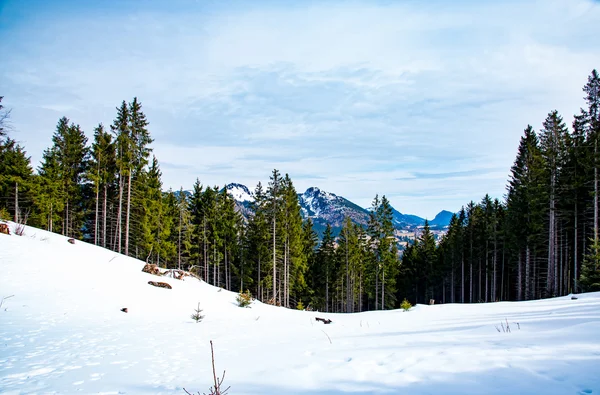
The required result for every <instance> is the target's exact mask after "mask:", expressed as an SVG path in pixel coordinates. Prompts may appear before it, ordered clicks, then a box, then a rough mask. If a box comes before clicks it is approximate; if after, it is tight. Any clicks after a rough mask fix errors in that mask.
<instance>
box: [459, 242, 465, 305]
mask: <svg viewBox="0 0 600 395" xmlns="http://www.w3.org/2000/svg"><path fill="white" fill-rule="evenodd" d="M460 303H465V253H464V252H461V254H460Z"/></svg>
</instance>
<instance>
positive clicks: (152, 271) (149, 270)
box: [142, 263, 160, 276]
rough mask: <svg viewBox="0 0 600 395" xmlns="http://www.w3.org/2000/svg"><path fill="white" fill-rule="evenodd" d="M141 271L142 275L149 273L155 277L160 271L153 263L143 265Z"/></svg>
mask: <svg viewBox="0 0 600 395" xmlns="http://www.w3.org/2000/svg"><path fill="white" fill-rule="evenodd" d="M142 271H143V272H144V273H150V274H154V275H156V276H160V269H159V268H158V265H156V264H154V263H146V264H145V265H144V268H143V269H142Z"/></svg>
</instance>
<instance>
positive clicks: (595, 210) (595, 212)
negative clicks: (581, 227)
mask: <svg viewBox="0 0 600 395" xmlns="http://www.w3.org/2000/svg"><path fill="white" fill-rule="evenodd" d="M594 240H595V241H598V136H595V138H594Z"/></svg>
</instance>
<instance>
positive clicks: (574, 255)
mask: <svg viewBox="0 0 600 395" xmlns="http://www.w3.org/2000/svg"><path fill="white" fill-rule="evenodd" d="M577 217H578V216H577V202H575V240H573V241H574V243H573V293H577V276H578V275H579V274H578V272H577V270H578V267H577V266H578V262H577V259H578V257H577V244H578V243H579V239H578V238H577V233H578V231H579V227H578V226H577Z"/></svg>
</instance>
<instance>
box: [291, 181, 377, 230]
mask: <svg viewBox="0 0 600 395" xmlns="http://www.w3.org/2000/svg"><path fill="white" fill-rule="evenodd" d="M298 201H299V203H300V207H301V210H302V216H303V217H304V218H305V219H306V218H310V219H311V220H312V221H313V223H314V229H315V231H316V232H317V233H318V234H319V236H321V235H322V234H323V231H324V230H325V228H326V226H327V223H329V224H330V225H331V227H332V228H333V231H334V234H337V233H339V231H340V230H341V229H342V225H343V222H344V218H345V217H349V218H350V219H351V220H352V221H353V222H355V223H358V224H360V225H367V223H368V221H369V212H368V211H367V210H365V209H364V208H362V207H360V206H358V205H357V204H354V203H352V202H351V201H349V200H348V199H346V198H343V197H341V196H337V195H336V194H334V193H330V192H325V191H322V190H321V189H319V188H317V187H311V188H308V189H307V190H306V191H305V192H304V193H303V194H299V195H298Z"/></svg>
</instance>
